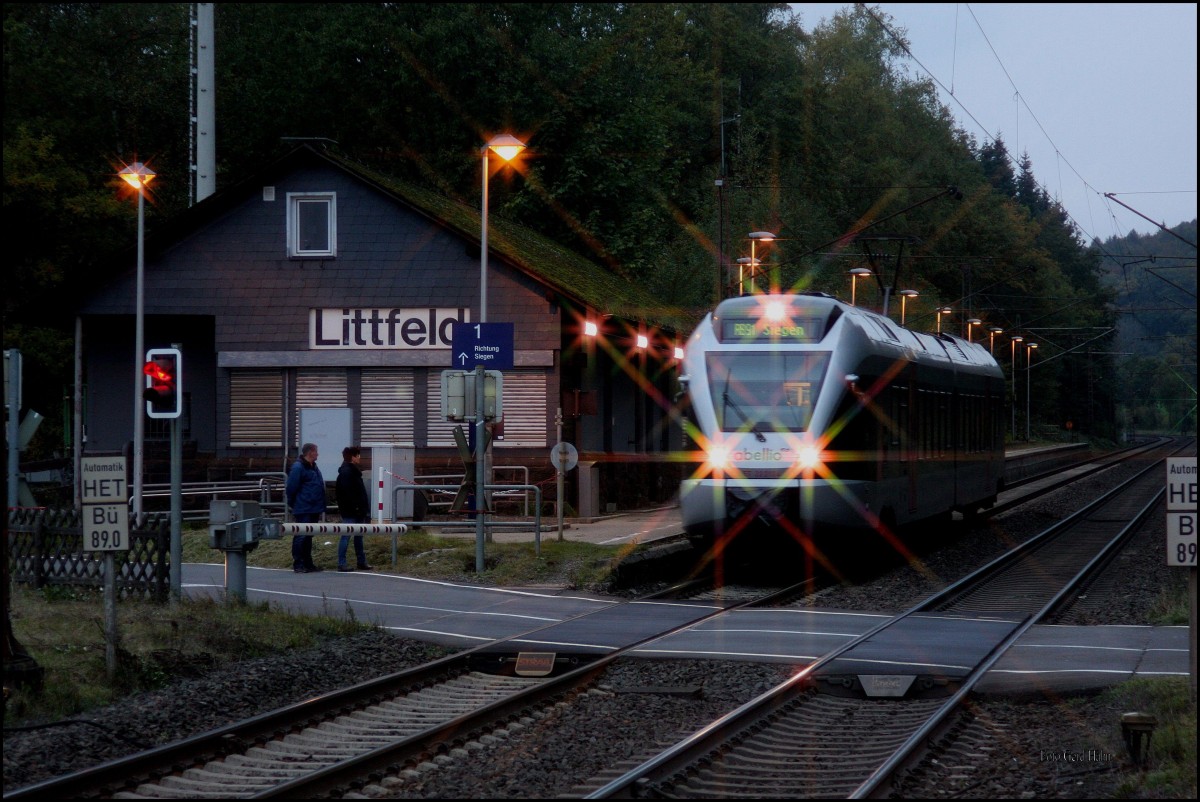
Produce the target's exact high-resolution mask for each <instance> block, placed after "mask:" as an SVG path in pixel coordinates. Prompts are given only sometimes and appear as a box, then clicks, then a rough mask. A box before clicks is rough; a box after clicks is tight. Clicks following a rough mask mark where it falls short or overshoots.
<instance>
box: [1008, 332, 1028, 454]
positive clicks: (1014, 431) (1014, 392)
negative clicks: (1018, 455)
mask: <svg viewBox="0 0 1200 802" xmlns="http://www.w3.org/2000/svg"><path fill="white" fill-rule="evenodd" d="M1022 342H1025V338H1024V337H1013V338H1012V404H1011V406H1012V439H1013V442H1014V443H1015V442H1017V343H1022Z"/></svg>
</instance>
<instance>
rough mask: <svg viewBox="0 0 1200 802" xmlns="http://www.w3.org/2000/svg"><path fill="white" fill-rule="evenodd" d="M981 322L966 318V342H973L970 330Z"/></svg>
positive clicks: (976, 319) (977, 319)
mask: <svg viewBox="0 0 1200 802" xmlns="http://www.w3.org/2000/svg"><path fill="white" fill-rule="evenodd" d="M982 323H983V321H982V320H980V319H979V318H977V317H971V318H967V342H974V340H973V339H972V337H971V329H972V328H974V327H975V326H978V325H980V324H982Z"/></svg>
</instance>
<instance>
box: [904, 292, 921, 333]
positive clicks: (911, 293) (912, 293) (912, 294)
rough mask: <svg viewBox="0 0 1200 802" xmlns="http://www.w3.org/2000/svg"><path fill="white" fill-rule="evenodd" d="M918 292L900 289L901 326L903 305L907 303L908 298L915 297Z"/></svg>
mask: <svg viewBox="0 0 1200 802" xmlns="http://www.w3.org/2000/svg"><path fill="white" fill-rule="evenodd" d="M920 294H921V293H919V292H917V291H916V290H900V325H901V326H903V325H904V316H905V309H904V307H905V305H906V304H907V303H908V299H909V298H916V297H917V296H918V295H920Z"/></svg>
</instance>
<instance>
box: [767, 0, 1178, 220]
mask: <svg viewBox="0 0 1200 802" xmlns="http://www.w3.org/2000/svg"><path fill="white" fill-rule="evenodd" d="M791 5H792V8H793V9H795V10H796V11H797V12H799V13H800V15H801V20H802V24H803V27H804V28H805V30H811V29H812V28H814V27H815V26H816V25H817V24H819V23H820V22H821V21H822V20H824V19H826V18H828V17H831V16H832V15H833V14H834V12H836V11H837V10H839V9H843V8H846V7H847V6H850V5H852V4H848V3H792V4H791ZM873 6H874V7H878V8H880V9H882V10H883V11H884V12H885V13H887V14H889V15H891V17H892V18H893V21H892V23H891V24H892V25H893V26H894V27H898V28H904V29H906V30H907V38H908V40H909V42H910V43H911V50H912V54H913V56H914V57H915V59H916V60H917V61H919V62H920V63H919V64H918V63H917V62H916V61H912V60H910V62H909V64H910V66H911V68H912V70H913V71H914V73H915V74H917V75H920V76H922V77H931V78H933V79H935V80H936V81H937V82H938V83H939V84H940V85H941V86H942V88H941V89H940V90H939V91H940V94H941V99H942V103H943V104H944V105H945V106H947V107H948V108H949V109H950V110H951V112H952V113H953V114H954V117H955V119H957V120H958V121H959V124H960V125H962V127H963V128H965V129H966V130H968V131H970V132H972V133H974V134H975V135H976V137H977V139H979V141H980V142H982V141H985V140H988V139H991V138H993V137H996V136H1000V137H1001V138H1002V139H1003V140H1004V142H1005V144H1006V145H1007V146H1008V148H1009V152H1010V153H1012V154H1013V155H1014V156H1016V157H1018V158H1019V156H1020V155H1021V154H1023V153H1026V152H1028V154H1029V156H1030V158H1031V160H1032V162H1033V172H1034V176H1035V177H1036V178H1037V180H1038V182H1039V183H1040V184H1041V185H1042V186H1043V187H1044V188H1045V189H1046V191H1047V192H1049V193H1050V195H1051V197H1053V198H1055V199H1057V200H1059V201H1060V202H1062V204H1063V205H1064V206H1065V207H1066V209H1067V212H1068V213H1069V214H1070V215H1071V217H1072V218H1073V219H1074V221H1075V223H1076V225H1078V226H1079V227H1080V229H1081V230H1082V231H1083V232H1084V235H1085V237H1087V238H1088V239H1091V237H1093V236H1097V237H1100V238H1101V239H1107V238H1108V237H1111V236H1124V235H1125V234H1127V233H1128V232H1129V231H1130V230H1131V229H1133V230H1136V231H1137V232H1139V233H1150V232H1153V231H1157V230H1158V229H1157V228H1156V227H1155V226H1154V225H1153V224H1152V223H1150V222H1148V221H1146V220H1144V219H1143V218H1141V217H1139V216H1138V215H1137V214H1135V213H1134V212H1132V211H1129V210H1128V209H1125V208H1123V207H1122V206H1121V205H1119V204H1118V203H1115V202H1114V201H1112V200H1110V199H1108V198H1106V197H1104V196H1105V194H1106V193H1113V194H1115V195H1116V197H1117V199H1118V200H1120V201H1121V202H1122V203H1125V204H1128V205H1129V206H1132V207H1133V208H1134V209H1136V210H1137V211H1139V212H1141V213H1142V214H1144V215H1146V217H1149V218H1151V219H1152V220H1154V221H1155V222H1160V223H1165V224H1166V225H1167V226H1175V225H1177V224H1179V223H1181V222H1185V221H1188V220H1193V219H1195V217H1196V73H1197V61H1196V4H1193V3H1147V4H1139V5H1134V4H1132V3H1077V4H1076V3H1049V4H1032V3H974V4H966V3H957V4H956V3H878V4H873ZM951 91H953V95H951Z"/></svg>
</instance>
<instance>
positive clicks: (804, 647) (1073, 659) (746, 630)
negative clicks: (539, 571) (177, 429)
mask: <svg viewBox="0 0 1200 802" xmlns="http://www.w3.org/2000/svg"><path fill="white" fill-rule="evenodd" d="M681 531H682V527H681V526H680V524H679V512H678V508H671V507H668V508H662V509H658V510H650V511H644V512H640V513H637V514H630V515H623V516H611V517H606V518H604V519H600V520H597V521H593V522H590V523H587V524H574V523H573V524H572V526H571V528H570V529H569V530H567V532H566V533H565V536H566V537H568V538H569V539H573V540H574V539H579V540H588V541H589V542H610V543H620V542H648V541H651V540H654V539H658V538H660V537H669V536H672V535H675V534H678V533H679V532H681ZM464 536H466V535H464ZM550 536H551V537H556V536H557V535H556V534H552V535H550ZM497 537H498V538H509V537H512V538H518V537H520V538H523V539H526V540H528V538H529V537H530V535H529V533H524V534H520V533H503V534H501V533H497ZM246 585H247V600H248V601H252V602H259V601H268V602H270V603H272V604H273V605H276V606H279V607H281V608H283V609H287V610H292V611H295V612H302V613H307V614H323V615H333V616H344V617H350V616H351V615H352V616H353V617H354V618H355V619H356V620H359V621H363V622H367V623H370V624H373V625H377V626H379V627H381V628H383V629H385V630H387V631H389V632H392V633H394V634H396V635H397V636H401V637H409V638H415V639H418V640H424V641H428V642H432V643H439V644H442V645H446V646H450V647H455V648H470V647H475V646H479V645H481V644H483V643H486V642H488V641H491V640H493V639H496V638H501V637H517V636H521V639H520V645H521V646H527V647H528V649H529V650H531V651H557V652H560V653H567V652H571V653H591V654H602V653H605V652H607V651H609V650H611V649H612V648H614V647H615V646H616V645H618V644H624V643H628V642H632V641H636V640H640V639H641V638H642V637H645V636H647V635H649V634H651V633H653V632H655V631H658V630H660V629H663V628H666V627H668V626H670V625H674V624H683V623H687V622H689V621H692V620H698V619H700V618H703V617H704V616H707V615H708V614H710V613H711V612H713V611H714V610H715V609H716V607H715V606H714V605H713V604H712V603H706V602H639V603H633V604H625V605H622V606H620V607H617V608H614V609H613V610H612V611H609V612H606V613H605V614H603V615H600V616H589V617H587V618H583V617H581V616H584V615H585V614H587V613H595V612H597V611H599V610H602V609H604V608H606V607H608V606H610V605H612V604H613V603H614V602H615V601H617V600H616V599H614V598H611V597H606V596H603V595H600V594H593V593H587V592H581V591H575V590H570V589H566V588H562V587H558V586H552V587H530V588H497V587H487V586H478V585H468V584H463V583H455V582H446V581H436V580H428V579H418V578H413V577H405V576H397V575H393V574H384V573H372V572H350V573H340V572H337V571H323V572H320V573H311V574H297V573H294V572H292V571H291V570H288V569H273V568H249V569H247V579H246ZM183 586H184V592H185V593H186V594H187V595H189V596H192V597H205V596H207V597H213V598H220V597H222V596H223V594H224V591H225V566H224V565H222V564H219V563H212V564H202V563H188V564H185V565H184V567H183ZM886 618H887V616H886V615H885V614H884V613H882V612H874V611H844V610H825V609H797V608H787V609H746V610H738V611H734V612H733V613H731V614H729V615H726V616H721V617H718V618H713V619H707V620H703V621H701V622H700V623H698V624H696V625H694V626H692V627H691V628H689V629H687V630H685V631H683V632H682V633H679V634H676V635H673V636H671V637H669V638H665V639H662V640H658V641H654V642H652V643H648V644H646V645H645V646H643V647H641V648H640V649H638V651H637V654H639V655H642V656H645V657H666V658H693V659H694V658H706V659H730V660H754V661H764V662H779V663H795V664H797V665H803V664H806V663H808V662H811V661H812V660H813V659H815V658H816V657H819V656H821V655H823V654H825V653H826V652H828V651H830V650H831V649H833V648H835V647H837V646H839V645H841V644H842V643H844V642H846V641H847V640H849V639H851V638H853V637H855V636H857V635H860V634H862V633H864V632H866V631H868V630H869V629H871V628H872V627H874V626H876V625H877V624H879V623H880V622H882V621H884V620H886ZM1007 625H1008V624H1007V623H1006V622H1003V621H999V620H996V618H995V617H979V618H969V617H968V618H966V619H962V618H959V619H958V620H957V621H955V622H953V624H952V625H949V629H947V626H948V624H947V622H944V621H940V620H938V618H937V617H936V616H931V617H926V618H924V619H922V620H919V621H915V622H913V623H912V624H910V625H909V628H908V630H907V632H908V636H907V638H906V639H905V640H904V641H903V642H894V643H889V644H881V648H880V651H879V654H878V655H877V657H879V659H885V658H886V659H888V660H891V661H892V664H895V662H896V661H900V662H904V663H908V664H910V667H911V669H912V670H913V671H914V672H919V673H930V672H940V673H946V674H948V675H950V676H954V675H956V674H958V673H960V670H961V669H962V667H965V666H968V665H971V664H972V655H973V653H974V652H973V649H974V648H975V647H974V646H973V641H972V639H971V638H970V637H969V633H970V632H971V631H972V630H979V631H981V632H982V631H986V630H988V629H989V628H995V627H997V626H1001V627H1002V626H1007ZM950 630H953V634H952V635H947V632H949V631H950ZM963 633H967V634H966V635H964V634H963ZM884 646H886V647H887V648H886V649H884V648H883V647H884ZM859 656H860V657H862V655H859ZM864 659H866V660H870V659H873V658H872V656H871V655H867V656H866V657H865V658H864ZM1187 664H1188V633H1187V627H1184V626H1179V627H1133V626H1086V627H1085V626H1049V625H1040V626H1036V627H1033V628H1032V629H1031V630H1030V631H1029V632H1028V633H1026V634H1025V635H1024V636H1022V638H1021V639H1020V640H1019V641H1018V642H1017V644H1016V646H1015V648H1014V649H1013V650H1012V651H1010V653H1009V654H1008V655H1006V656H1005V657H1004V659H1003V660H1001V661H1000V662H999V663H998V664H997V665H996V666H995V667H994V668H993V669H992V670H991V672H989V674H988V677H987V679H986V680H985V681H984V682H983V684H982V685H981V686H980V690H981V691H982V692H997V693H1007V692H1028V691H1032V690H1042V691H1046V690H1050V691H1056V692H1066V691H1070V690H1079V689H1088V688H1095V687H1104V686H1107V685H1111V684H1114V683H1117V682H1120V681H1123V680H1126V679H1130V678H1132V677H1134V676H1164V675H1170V676H1187ZM854 668H855V670H870V664H863V665H860V666H856V667H854Z"/></svg>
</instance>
